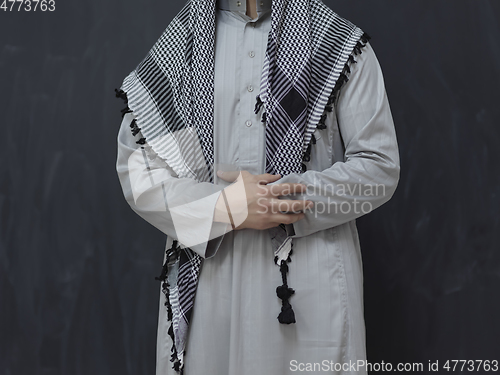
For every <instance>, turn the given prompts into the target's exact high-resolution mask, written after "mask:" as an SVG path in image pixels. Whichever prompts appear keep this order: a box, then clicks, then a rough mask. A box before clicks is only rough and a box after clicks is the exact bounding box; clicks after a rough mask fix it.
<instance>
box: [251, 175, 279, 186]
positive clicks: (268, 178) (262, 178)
mask: <svg viewBox="0 0 500 375" xmlns="http://www.w3.org/2000/svg"><path fill="white" fill-rule="evenodd" d="M255 177H256V178H257V181H259V184H261V185H267V184H270V183H272V182H276V181H278V180H279V179H280V178H281V175H279V174H270V173H265V174H259V175H257V176H255Z"/></svg>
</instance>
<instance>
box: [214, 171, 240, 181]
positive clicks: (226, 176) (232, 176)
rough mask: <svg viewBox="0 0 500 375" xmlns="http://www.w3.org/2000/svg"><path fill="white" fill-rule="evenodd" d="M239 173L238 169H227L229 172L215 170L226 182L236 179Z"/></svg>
mask: <svg viewBox="0 0 500 375" xmlns="http://www.w3.org/2000/svg"><path fill="white" fill-rule="evenodd" d="M240 174H241V172H240V171H229V172H223V171H217V176H218V177H219V178H220V179H221V180H224V181H227V182H234V181H236V180H237V179H238V176H239V175H240Z"/></svg>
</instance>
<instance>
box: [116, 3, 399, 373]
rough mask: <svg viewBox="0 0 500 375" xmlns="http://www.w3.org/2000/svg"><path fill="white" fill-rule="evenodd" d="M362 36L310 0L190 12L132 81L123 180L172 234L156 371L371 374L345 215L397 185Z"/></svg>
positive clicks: (383, 100)
mask: <svg viewBox="0 0 500 375" xmlns="http://www.w3.org/2000/svg"><path fill="white" fill-rule="evenodd" d="M367 39H368V37H367V36H366V34H364V33H363V32H362V31H361V30H360V29H359V28H357V27H355V26H354V25H352V24H351V23H350V22H348V21H346V20H344V19H342V18H340V17H338V16H337V15H336V14H335V13H333V12H332V11H331V10H330V9H328V8H327V7H326V6H325V5H323V4H322V3H321V2H320V1H319V0H273V3H272V4H271V2H270V1H269V0H264V1H260V0H257V3H256V2H255V0H248V1H247V2H246V3H245V2H243V1H238V0H219V1H218V2H217V4H215V2H214V1H213V0H191V1H189V2H188V3H187V4H186V7H185V8H184V9H183V10H182V11H181V12H180V13H179V15H178V16H177V17H176V18H175V19H174V20H173V21H172V23H171V24H170V25H169V27H168V28H167V30H166V31H165V33H164V34H163V35H162V36H161V38H160V39H159V41H158V42H157V44H156V45H155V46H154V47H153V49H152V50H151V52H150V53H149V54H148V56H147V57H146V58H145V60H144V61H143V62H142V63H141V64H140V65H139V66H138V67H137V69H136V70H135V71H134V72H132V73H131V74H130V75H129V76H128V77H127V78H126V79H125V81H124V83H123V86H122V90H120V91H118V92H117V95H118V96H120V97H122V98H123V99H125V100H127V103H128V107H127V109H126V111H124V112H125V115H124V119H123V122H122V126H121V128H120V132H119V135H118V160H117V171H118V175H119V178H120V182H121V184H122V188H123V192H124V195H125V198H126V199H127V201H128V203H129V204H130V205H131V207H132V209H134V210H135V211H136V212H137V213H138V214H139V215H141V216H142V217H143V218H144V219H146V220H147V221H148V222H150V223H151V224H153V225H154V226H156V227H157V228H158V229H160V230H161V231H162V232H163V233H165V234H166V235H167V245H166V248H167V251H166V256H165V264H164V267H163V272H162V275H161V276H160V277H159V279H160V280H162V297H161V303H160V313H159V326H158V343H157V344H158V345H157V374H174V373H175V372H176V371H177V372H183V373H184V374H186V375H192V374H208V375H212V374H213V375H224V374H227V375H234V374H238V375H247V374H248V375H250V374H251V375H254V374H287V373H291V372H294V371H308V372H312V371H321V372H325V373H338V374H340V373H343V374H348V373H351V372H353V373H357V374H365V373H366V369H364V368H363V367H362V366H358V364H359V363H361V362H358V361H363V360H365V359H366V354H365V335H364V320H363V297H362V266H361V253H360V248H359V241H358V235H357V231H356V225H355V219H356V218H357V217H359V216H361V215H363V214H365V213H368V212H370V211H371V210H373V209H375V208H376V207H378V206H380V205H381V204H383V203H384V202H386V201H387V200H389V199H390V197H391V196H392V194H393V193H394V190H395V188H396V185H397V182H398V178H399V157H398V148H397V142H396V135H395V131H394V125H393V121H392V117H391V113H390V109H389V104H388V101H387V97H386V93H385V88H384V82H383V77H382V73H381V70H380V67H379V65H378V62H377V59H376V57H375V54H374V52H373V50H372V48H371V46H370V44H368V42H367ZM292 253H293V255H292ZM292 259H293V261H292ZM277 317H278V319H276V318H277ZM353 364H356V366H358V367H356V368H355V369H354V370H353V367H352V365H353Z"/></svg>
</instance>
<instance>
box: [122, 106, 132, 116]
mask: <svg viewBox="0 0 500 375" xmlns="http://www.w3.org/2000/svg"><path fill="white" fill-rule="evenodd" d="M120 112H121V113H122V118H123V117H124V116H125V115H126V114H127V113H132V110H131V109H130V108H129V107H125V108H123V109H122V110H121V111H120Z"/></svg>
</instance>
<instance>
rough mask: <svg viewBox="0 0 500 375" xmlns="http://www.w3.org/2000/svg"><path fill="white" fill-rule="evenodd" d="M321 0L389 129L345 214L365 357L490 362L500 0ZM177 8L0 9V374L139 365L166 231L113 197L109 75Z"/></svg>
mask: <svg viewBox="0 0 500 375" xmlns="http://www.w3.org/2000/svg"><path fill="white" fill-rule="evenodd" d="M327 4H328V5H330V6H331V7H332V8H333V9H334V10H335V11H337V12H338V13H339V14H340V15H342V16H344V17H346V18H348V19H350V20H351V21H353V22H354V23H356V24H357V25H359V26H360V27H362V28H363V29H364V30H365V31H367V32H368V33H369V34H371V36H372V37H373V40H372V45H373V46H374V48H375V51H376V52H377V55H378V57H379V60H380V62H381V65H382V68H383V71H384V74H385V78H386V85H387V92H388V95H389V100H390V102H391V107H392V111H393V116H394V119H395V123H396V126H397V133H398V139H399V144H400V153H401V167H402V174H401V180H400V184H399V188H398V191H397V192H396V194H395V196H394V197H393V199H392V200H391V201H390V202H389V203H387V204H386V205H385V206H383V207H382V208H380V209H378V210H377V211H375V212H374V213H372V214H370V215H369V216H367V217H364V218H362V219H360V220H359V221H358V224H359V231H360V235H361V244H362V249H363V256H364V267H365V316H366V324H367V346H368V357H369V361H370V362H374V363H381V362H382V361H385V362H390V363H392V364H394V366H395V365H396V364H397V363H400V362H421V363H423V364H424V369H425V371H423V372H419V373H422V374H424V373H425V374H427V373H431V372H429V371H428V363H429V361H432V362H435V361H436V360H439V361H440V362H439V363H440V365H442V364H444V362H445V361H446V360H452V359H463V360H481V359H482V360H495V359H496V360H500V323H499V322H498V320H499V318H500V298H499V297H500V252H499V244H500V223H499V212H500V184H499V167H498V166H499V163H498V162H499V159H500V158H499V156H498V154H496V152H497V151H498V150H499V149H500V133H499V130H498V128H499V125H500V105H499V104H498V103H499V101H500V94H499V91H498V86H499V84H500V2H499V1H496V0H491V1H486V0H467V1H466V0H455V1H449V0H433V1H424V0H421V1H417V0H407V1H390V0H383V1H382V0H377V1H374V0H355V1H354V0H353V1H336V0H329V1H327ZM182 5H183V3H182V2H181V1H161V2H160V1H152V0H144V1H141V2H137V1H131V0H121V1H118V0H110V1H102V0H87V1H76V0H66V1H56V11H55V12H40V11H37V12H26V11H17V7H18V4H16V5H15V7H14V9H16V10H13V11H3V10H0V89H1V91H0V113H1V125H0V130H1V132H0V157H1V163H0V176H1V177H0V223H1V225H0V374H1V375H25V374H26V375H28V374H29V375H79V374H83V375H105V374H106V375H107V374H113V375H114V374H134V375H137V374H153V373H154V367H155V344H156V341H155V336H156V319H157V314H158V310H157V307H158V297H159V285H158V283H157V282H156V281H155V280H154V276H156V275H157V274H158V273H159V271H160V269H161V261H162V256H163V244H164V238H163V235H162V234H161V233H160V232H158V231H156V229H154V228H152V227H150V226H149V225H148V224H147V223H146V222H143V221H142V220H141V219H140V218H139V217H136V215H135V214H134V213H133V212H132V211H131V210H130V209H129V207H128V206H127V204H126V202H125V200H124V199H123V197H122V194H121V189H120V186H119V184H118V179H117V177H116V172H115V169H114V163H115V155H116V134H117V131H118V127H119V125H120V120H121V118H120V112H119V111H120V109H121V108H122V103H121V102H120V101H119V100H117V99H115V98H114V91H113V90H114V88H115V87H119V86H120V84H121V81H122V79H123V78H124V76H126V75H127V74H128V73H129V72H130V71H131V70H132V69H133V68H134V67H135V66H136V65H137V63H138V62H139V61H140V60H141V59H142V58H143V57H144V55H145V54H146V53H147V51H148V50H149V48H150V47H151V46H152V44H153V43H154V42H155V41H156V39H157V37H158V36H159V35H160V33H161V32H162V30H163V29H164V28H165V27H166V25H167V24H168V22H169V21H170V20H171V18H172V17H173V15H174V14H175V13H176V12H177V11H178V10H179V9H180V8H181V7H182ZM8 6H10V5H8ZM256 360H257V359H256ZM499 372H500V370H499ZM433 373H436V372H433ZM439 373H446V372H445V371H443V370H441V371H440V372H439ZM455 373H458V371H455ZM469 373H482V372H481V371H473V372H469ZM490 373H491V372H490ZM235 375H237V374H235Z"/></svg>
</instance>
